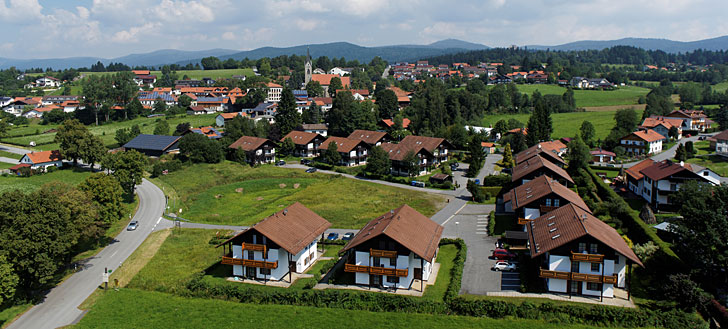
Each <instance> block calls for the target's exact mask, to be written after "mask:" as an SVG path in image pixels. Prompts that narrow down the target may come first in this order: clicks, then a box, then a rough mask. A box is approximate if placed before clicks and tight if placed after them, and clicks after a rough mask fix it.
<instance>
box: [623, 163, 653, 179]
mask: <svg viewBox="0 0 728 329" xmlns="http://www.w3.org/2000/svg"><path fill="white" fill-rule="evenodd" d="M654 163H655V161H653V160H652V159H644V160H642V161H641V162H639V163H637V164H636V165H634V166H632V167H629V168H627V170H625V172H626V173H627V175H629V176H630V177H632V178H634V179H635V180H640V179H642V177H644V175H642V173H641V172H640V171H642V169H645V168H647V167H649V166H651V165H653V164H654Z"/></svg>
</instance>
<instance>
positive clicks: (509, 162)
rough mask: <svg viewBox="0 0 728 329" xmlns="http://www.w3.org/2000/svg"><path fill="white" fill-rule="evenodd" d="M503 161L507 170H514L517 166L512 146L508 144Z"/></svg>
mask: <svg viewBox="0 0 728 329" xmlns="http://www.w3.org/2000/svg"><path fill="white" fill-rule="evenodd" d="M501 161H502V163H503V167H505V168H513V166H514V165H515V163H514V161H513V151H511V144H506V146H505V149H504V150H503V160H501Z"/></svg>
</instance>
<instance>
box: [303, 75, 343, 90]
mask: <svg viewBox="0 0 728 329" xmlns="http://www.w3.org/2000/svg"><path fill="white" fill-rule="evenodd" d="M333 78H339V79H341V85H342V86H344V87H345V88H346V87H349V86H351V79H350V78H349V77H342V76H339V75H338V74H312V75H311V80H312V81H317V82H318V83H319V84H320V85H322V86H328V85H330V84H331V79H333Z"/></svg>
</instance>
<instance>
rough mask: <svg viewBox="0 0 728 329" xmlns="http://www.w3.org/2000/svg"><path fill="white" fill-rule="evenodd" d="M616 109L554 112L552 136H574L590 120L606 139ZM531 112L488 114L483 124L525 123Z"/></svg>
mask: <svg viewBox="0 0 728 329" xmlns="http://www.w3.org/2000/svg"><path fill="white" fill-rule="evenodd" d="M636 111H637V114H638V115H639V117H642V112H643V111H642V110H636ZM615 113H616V111H599V112H571V113H553V114H551V120H552V121H553V127H554V132H553V134H551V137H552V138H562V137H574V136H576V134H577V133H578V132H579V127H581V123H582V122H584V121H587V120H588V121H590V122H591V123H592V124H593V125H594V128H595V129H596V136H597V138H601V139H604V138H605V137H607V135H608V134H609V131H610V130H611V129H612V127H614V124H615V123H616V121H614V114H615ZM530 116H531V115H530V114H497V115H486V116H485V117H484V118H483V123H482V124H483V126H484V127H488V126H490V125H495V123H496V122H498V121H499V120H506V121H507V120H509V119H516V120H518V121H520V122H522V123H523V124H524V125H525V124H526V123H527V122H528V118H529V117H530Z"/></svg>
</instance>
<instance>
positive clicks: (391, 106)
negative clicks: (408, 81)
mask: <svg viewBox="0 0 728 329" xmlns="http://www.w3.org/2000/svg"><path fill="white" fill-rule="evenodd" d="M377 110H378V111H377V113H378V114H379V115H378V116H379V119H391V118H392V117H393V116H394V114H395V113H397V112H398V111H399V103H398V102H397V95H396V94H395V93H394V91H392V90H389V89H385V90H382V91H381V92H379V93H378V94H377Z"/></svg>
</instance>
